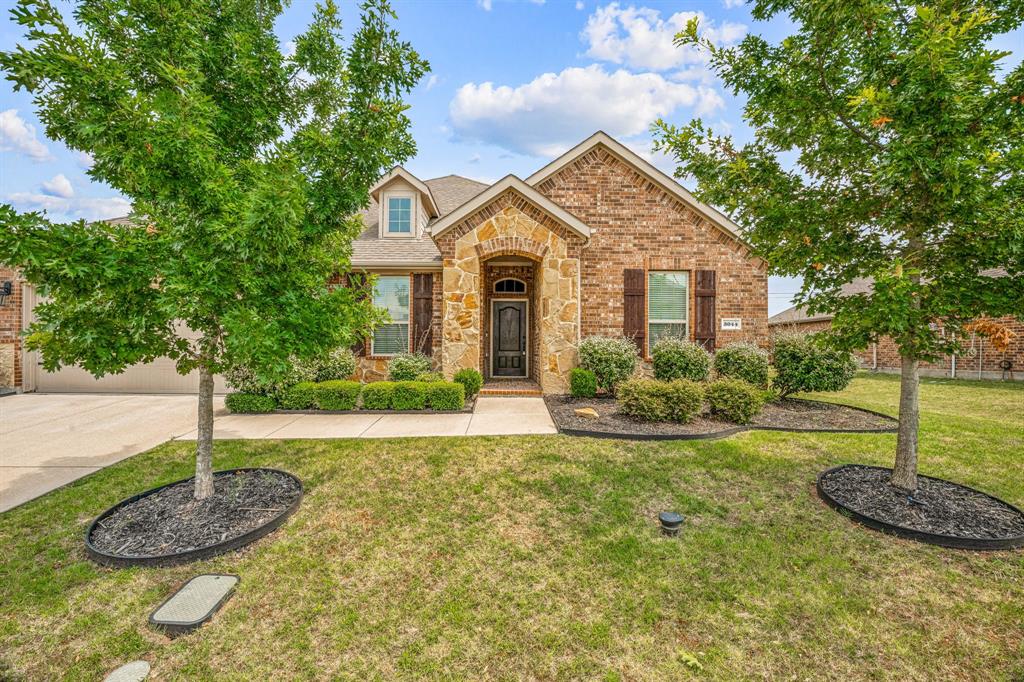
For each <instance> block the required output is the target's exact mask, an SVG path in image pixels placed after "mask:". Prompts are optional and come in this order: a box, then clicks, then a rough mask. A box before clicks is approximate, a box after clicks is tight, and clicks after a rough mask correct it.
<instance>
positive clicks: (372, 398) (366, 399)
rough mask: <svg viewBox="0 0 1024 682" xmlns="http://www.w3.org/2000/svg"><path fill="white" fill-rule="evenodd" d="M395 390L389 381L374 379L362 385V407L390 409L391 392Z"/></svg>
mask: <svg viewBox="0 0 1024 682" xmlns="http://www.w3.org/2000/svg"><path fill="white" fill-rule="evenodd" d="M394 390H395V385H394V383H392V382H390V381H375V382H373V383H370V384H366V385H365V386H363V407H365V408H366V409H367V410H390V409H391V394H392V393H393V392H394Z"/></svg>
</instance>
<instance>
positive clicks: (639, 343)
mask: <svg viewBox="0 0 1024 682" xmlns="http://www.w3.org/2000/svg"><path fill="white" fill-rule="evenodd" d="M644 297H645V288H644V271H643V270H642V269H640V268H627V269H625V270H623V271H622V334H623V336H625V337H626V338H627V339H630V340H631V341H632V342H633V343H635V344H636V347H637V349H638V350H639V351H640V355H643V354H644V340H645V339H646V337H647V330H646V329H645V328H644Z"/></svg>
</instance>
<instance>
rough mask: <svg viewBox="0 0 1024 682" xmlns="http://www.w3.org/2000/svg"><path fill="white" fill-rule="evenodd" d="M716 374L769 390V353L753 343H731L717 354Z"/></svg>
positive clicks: (715, 362)
mask: <svg viewBox="0 0 1024 682" xmlns="http://www.w3.org/2000/svg"><path fill="white" fill-rule="evenodd" d="M714 364H715V373H716V374H718V376H719V377H723V378H726V379H742V380H743V381H746V382H747V383H748V384H753V385H754V386H759V387H761V388H768V352H767V351H765V350H764V349H763V348H758V347H757V346H755V345H754V344H752V343H744V342H738V343H730V344H729V345H727V346H725V347H724V348H719V349H718V350H717V351H716V352H715V360H714Z"/></svg>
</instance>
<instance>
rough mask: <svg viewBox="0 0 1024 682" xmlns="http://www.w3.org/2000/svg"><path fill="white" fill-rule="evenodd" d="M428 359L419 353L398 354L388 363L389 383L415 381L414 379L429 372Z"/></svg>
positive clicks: (430, 364) (429, 364)
mask: <svg viewBox="0 0 1024 682" xmlns="http://www.w3.org/2000/svg"><path fill="white" fill-rule="evenodd" d="M431 366H432V363H431V361H430V358H428V357H427V356H426V355H423V354H421V353H399V354H398V355H396V356H395V357H393V358H391V361H390V362H389V363H388V378H389V379H391V381H415V380H416V377H418V376H419V375H421V374H423V373H424V372H429V371H430V369H431Z"/></svg>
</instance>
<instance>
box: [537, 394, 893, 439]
mask: <svg viewBox="0 0 1024 682" xmlns="http://www.w3.org/2000/svg"><path fill="white" fill-rule="evenodd" d="M788 400H792V401H794V402H796V401H799V402H805V403H817V404H819V405H838V406H839V407H845V408H847V409H850V410H859V411H860V412H866V413H868V414H873V415H875V416H876V417H884V418H885V419H888V420H890V421H892V422H893V425H892V426H890V427H887V428H884V429H801V428H790V427H786V426H758V425H756V424H751V425H742V426H730V427H727V428H725V429H722V430H721V431H710V432H708V433H618V432H615V431H590V430H589V429H564V428H562V427H561V426H559V425H558V423H557V422H555V428H557V429H558V432H559V433H564V434H565V435H567V436H581V437H584V438H608V439H612V440H715V439H718V438H727V437H729V436H732V435H735V434H737V433H742V432H744V431H786V432H789V433H896V431H897V430H898V428H899V422H897V421H896V420H895V419H894V418H893V417H891V416H890V415H887V414H883V413H882V412H875V411H874V410H868V409H865V408H863V407H855V406H853V405H844V404H843V403H830V402H827V401H824V400H806V399H803V398H788ZM548 411H549V412H550V410H548ZM551 421H555V419H554V417H552V419H551Z"/></svg>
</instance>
